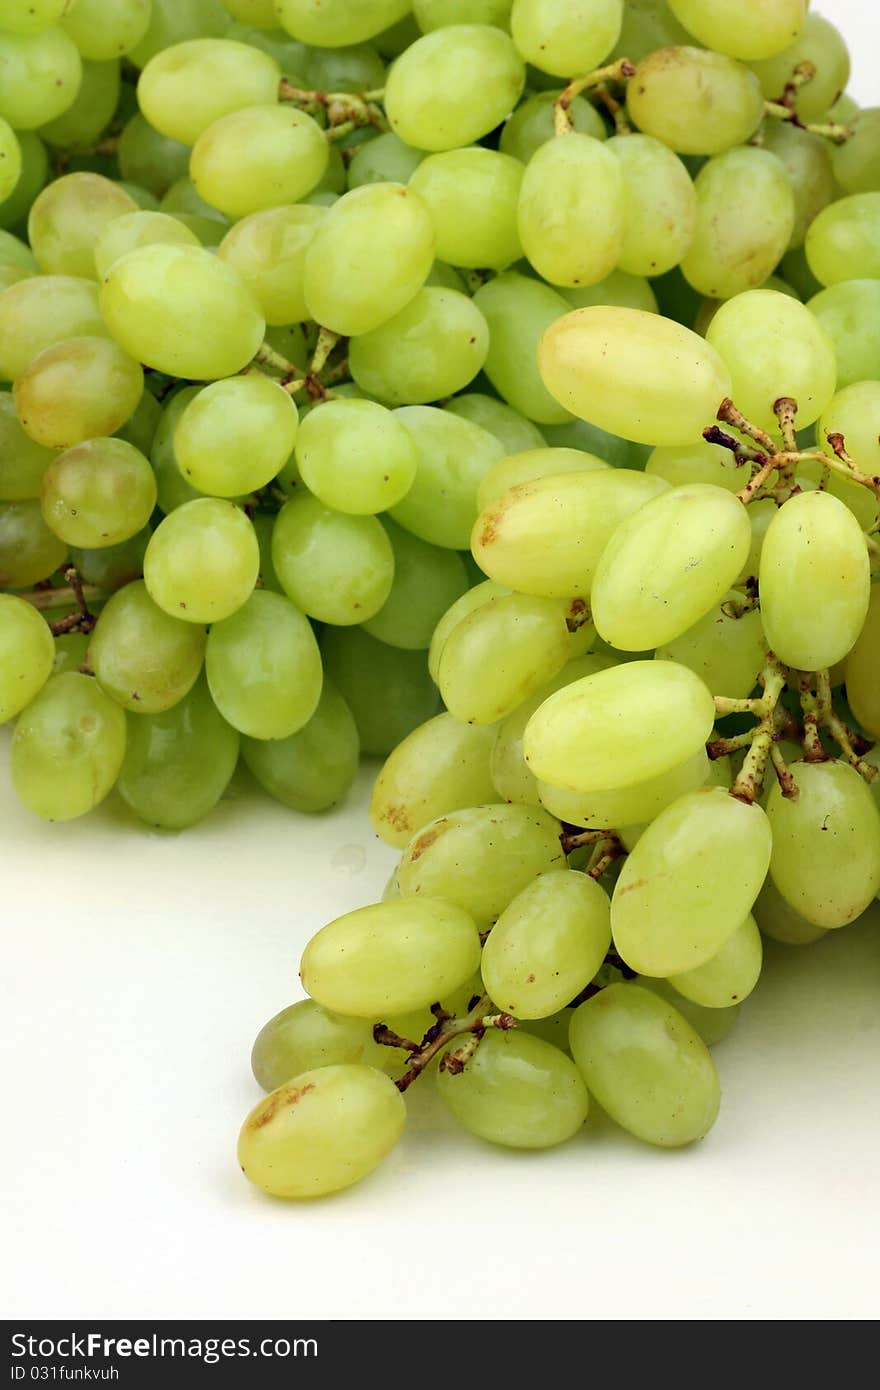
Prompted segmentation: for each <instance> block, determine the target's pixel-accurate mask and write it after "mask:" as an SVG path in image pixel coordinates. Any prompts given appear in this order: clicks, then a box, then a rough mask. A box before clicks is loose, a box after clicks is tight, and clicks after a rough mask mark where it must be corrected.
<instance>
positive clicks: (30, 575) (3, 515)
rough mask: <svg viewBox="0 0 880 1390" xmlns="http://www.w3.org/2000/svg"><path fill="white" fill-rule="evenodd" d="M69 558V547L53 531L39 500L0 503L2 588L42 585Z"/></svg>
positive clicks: (29, 499) (0, 568)
mask: <svg viewBox="0 0 880 1390" xmlns="http://www.w3.org/2000/svg"><path fill="white" fill-rule="evenodd" d="M66 559H67V546H66V545H65V544H64V542H63V541H61V540H59V538H58V537H57V536H56V535H55V533H54V532H53V531H50V530H49V528H48V526H47V525H46V523H45V521H44V520H43V517H42V513H41V511H40V504H39V502H38V501H36V500H34V499H32V498H27V499H24V500H20V501H14V502H4V503H2V504H0V589H26V588H27V587H28V586H29V585H31V584H39V583H40V582H41V580H43V579H48V578H49V576H50V575H51V574H54V572H55V570H57V569H58V568H59V566H60V565H63V564H64V561H65V560H66Z"/></svg>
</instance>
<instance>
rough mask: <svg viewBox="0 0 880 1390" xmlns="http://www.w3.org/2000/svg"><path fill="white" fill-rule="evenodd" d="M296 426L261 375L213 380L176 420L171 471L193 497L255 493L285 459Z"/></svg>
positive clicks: (285, 400)
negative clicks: (179, 475)
mask: <svg viewBox="0 0 880 1390" xmlns="http://www.w3.org/2000/svg"><path fill="white" fill-rule="evenodd" d="M297 425H298V417H297V410H296V406H295V405H294V403H293V401H292V400H291V398H290V396H289V395H288V394H287V392H286V391H285V390H283V388H282V387H280V386H279V385H278V384H277V382H275V381H272V380H271V379H270V378H269V377H267V376H263V375H262V373H260V372H254V373H251V374H248V375H247V376H238V377H230V378H229V379H228V380H226V381H213V382H212V383H211V384H210V386H205V387H204V388H203V389H202V390H201V391H199V392H198V393H197V395H195V396H194V397H193V398H192V400H191V401H189V402H188V404H187V405H186V406H185V407H184V409H183V412H182V413H181V415H180V417H179V419H178V420H177V424H176V427H175V430H174V454H175V457H176V459H177V466H178V468H179V469H180V471H181V473H182V474H183V476H184V478H186V480H187V482H188V483H189V484H190V486H191V487H194V488H196V489H197V490H198V491H199V492H207V493H210V494H211V495H213V496H215V497H239V496H241V495H242V494H243V493H248V492H256V491H257V490H258V489H259V488H261V487H265V486H266V484H267V483H269V482H271V480H272V479H273V478H274V477H275V475H276V473H278V472H279V470H280V469H281V468H282V467H283V466H284V463H285V462H286V460H287V459H288V458H289V457H290V453H291V451H292V449H293V446H294V442H295V440H296V437H297Z"/></svg>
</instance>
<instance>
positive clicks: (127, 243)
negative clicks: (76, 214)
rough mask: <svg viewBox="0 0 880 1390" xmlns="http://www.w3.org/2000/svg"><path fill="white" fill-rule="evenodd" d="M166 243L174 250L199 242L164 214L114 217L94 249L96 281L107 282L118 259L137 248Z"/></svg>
mask: <svg viewBox="0 0 880 1390" xmlns="http://www.w3.org/2000/svg"><path fill="white" fill-rule="evenodd" d="M156 242H168V243H171V244H172V245H176V246H198V245H199V239H198V237H197V236H196V235H195V233H194V232H191V231H190V229H189V227H186V226H184V224H183V223H182V222H178V220H177V218H176V217H169V216H168V214H167V213H165V212H143V211H138V212H128V213H123V214H122V215H121V216H120V217H114V219H113V221H112V222H108V223H107V225H106V226H105V227H104V229H103V231H102V232H101V233H100V235H99V236H98V239H97V241H96V242H95V246H94V256H95V269H96V270H97V272H98V279H99V280H103V279H105V278H106V275H107V273H108V271H109V270H110V267H111V266H112V265H114V264H115V262H116V261H118V260H119V258H120V256H124V255H126V253H127V252H129V251H134V250H136V248H137V247H139V246H152V245H154V244H155V243H156Z"/></svg>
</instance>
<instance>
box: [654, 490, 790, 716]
mask: <svg viewBox="0 0 880 1390" xmlns="http://www.w3.org/2000/svg"><path fill="white" fill-rule="evenodd" d="M749 510H751V508H750V509H749ZM739 599H741V595H740V594H738V593H736V591H735V590H731V592H730V593H728V594H725V596H724V600H723V602H722V603H720V604H716V605H715V606H714V607H713V608H711V609H710V610H709V612H708V613H706V615H705V616H704V617H702V618H700V620H699V621H698V622H696V623H694V625H693V627H690V628H688V629H687V631H685V632H682V633H681V634H680V635H679V636H678V637H675V638H673V639H672V641H670V642H664V643H662V644H660V645H658V647H657V650H656V652H655V653H654V659H655V660H659V661H677V662H678V663H679V665H681V666H687V667H689V668H690V670H692V671H693V672H694V674H695V675H697V676H699V677H700V679H701V680H702V681H703V682H704V684H705V685H706V686H708V688H709V689H710V690H711V691H712V692H713V694H716V695H728V696H730V697H731V699H734V700H744V699H746V697H747V696H748V695H750V694H751V692H752V690H753V689H754V687H755V683H756V682H757V679H758V672H759V671H760V669H761V667H762V666H763V664H764V659H765V657H766V654H767V640H766V638H765V636H764V629H763V626H762V624H761V614H760V612H759V611H758V609H757V608H752V609H749V610H748V611H747V612H745V613H743V614H742V615H741V616H740V617H733V616H731V611H733V612H735V611H736V609H735V605H736V603H737V601H738V600H739ZM728 605H730V608H728V611H727V612H725V608H726V607H727V606H728Z"/></svg>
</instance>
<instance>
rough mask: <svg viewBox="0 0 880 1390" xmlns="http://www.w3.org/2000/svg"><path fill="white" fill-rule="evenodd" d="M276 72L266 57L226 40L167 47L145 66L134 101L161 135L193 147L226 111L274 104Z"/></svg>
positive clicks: (276, 65)
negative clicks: (136, 97) (202, 134)
mask: <svg viewBox="0 0 880 1390" xmlns="http://www.w3.org/2000/svg"><path fill="white" fill-rule="evenodd" d="M280 77H281V70H280V68H279V67H278V64H277V63H276V62H275V60H274V59H273V58H271V57H270V56H269V55H268V54H267V53H263V52H261V51H260V50H259V49H258V48H252V47H251V46H250V45H248V44H243V43H235V42H234V41H233V40H230V39H216V38H198V39H190V40H188V41H186V42H184V43H172V45H171V46H170V47H168V48H165V49H164V51H162V52H159V53H156V54H155V56H153V57H152V58H150V59H149V61H148V62H147V63H146V64H145V66H144V69H143V71H142V73H141V75H140V80H139V82H138V89H137V93H138V103H139V105H140V108H141V111H142V112H143V114H144V116H145V117H146V119H147V120H148V121H149V123H150V125H151V126H153V127H154V128H155V129H156V130H158V131H161V133H162V134H163V135H169V136H170V137H171V138H172V139H173V140H179V141H180V142H181V144H184V145H194V144H195V142H196V140H197V139H198V138H199V136H200V135H201V133H202V131H204V130H207V128H208V126H210V125H211V124H212V122H213V121H216V120H218V119H219V117H221V116H225V115H226V114H227V113H228V112H230V111H238V110H240V109H241V108H242V107H245V106H256V105H260V104H261V103H271V102H275V101H276V100H277V96H278V83H279V80H280Z"/></svg>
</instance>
